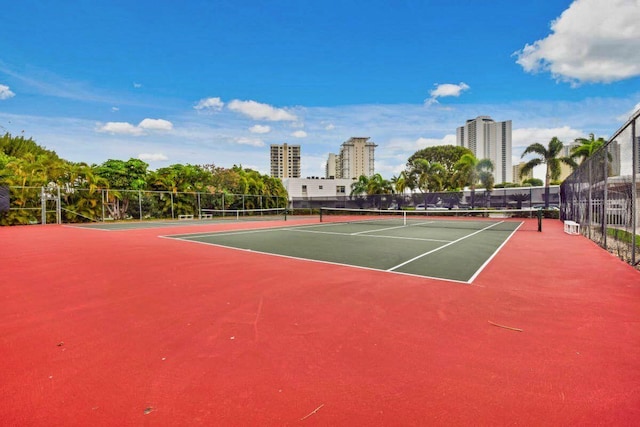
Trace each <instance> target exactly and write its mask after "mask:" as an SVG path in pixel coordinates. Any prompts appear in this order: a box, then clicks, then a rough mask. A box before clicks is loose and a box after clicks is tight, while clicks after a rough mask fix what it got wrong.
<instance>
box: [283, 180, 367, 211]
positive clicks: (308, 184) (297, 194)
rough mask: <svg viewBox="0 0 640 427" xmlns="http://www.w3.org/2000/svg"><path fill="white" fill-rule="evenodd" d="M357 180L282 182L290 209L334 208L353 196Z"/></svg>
mask: <svg viewBox="0 0 640 427" xmlns="http://www.w3.org/2000/svg"><path fill="white" fill-rule="evenodd" d="M355 181H356V180H355V179H343V178H340V179H325V178H286V179H283V180H282V184H283V185H284V188H285V189H286V190H287V194H288V195H289V206H290V207H303V206H304V207H320V206H334V205H335V203H336V202H339V201H340V200H344V199H345V198H347V197H348V196H349V195H350V194H351V184H353V183H354V182H355Z"/></svg>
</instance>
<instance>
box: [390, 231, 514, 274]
mask: <svg viewBox="0 0 640 427" xmlns="http://www.w3.org/2000/svg"><path fill="white" fill-rule="evenodd" d="M503 222H504V221H500V222H496V223H495V224H491V225H490V226H488V227H485V228H483V229H481V230H478V231H475V232H473V233H471V234H467V235H466V236H463V237H461V238H459V239H457V240H454V241H453V242H449V243H447V244H446V245H442V246H440V247H439V248H435V249H433V250H430V251H429V252H425V253H423V254H421V255H418V256H416V257H413V258H411V259H410V260H408V261H405V262H403V263H402V264H398V265H396V266H395V267H391V268H389V269H387V271H393V270H395V269H397V268H400V267H402V266H403V265H407V264H409V263H412V262H413V261H415V260H418V259H420V258H422V257H425V256H427V255H431V254H432V253H434V252H437V251H439V250H440V249H444V248H446V247H447V246H451V245H453V244H454V243H458V242H460V241H462V240H464V239H467V238H469V237H471V236H474V235H476V234H478V233H482V232H483V231H485V230H488V229H490V228H491V227H495V226H496V225H499V224H502V223H503Z"/></svg>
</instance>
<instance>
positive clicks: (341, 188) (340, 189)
mask: <svg viewBox="0 0 640 427" xmlns="http://www.w3.org/2000/svg"><path fill="white" fill-rule="evenodd" d="M336 193H338V194H344V193H345V189H344V185H337V186H336Z"/></svg>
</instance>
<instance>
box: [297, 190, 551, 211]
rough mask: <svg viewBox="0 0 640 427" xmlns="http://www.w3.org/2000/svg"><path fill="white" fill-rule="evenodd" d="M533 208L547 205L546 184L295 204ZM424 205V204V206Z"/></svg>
mask: <svg viewBox="0 0 640 427" xmlns="http://www.w3.org/2000/svg"><path fill="white" fill-rule="evenodd" d="M559 192H560V187H559V186H551V187H550V191H549V202H548V205H549V206H552V207H553V206H555V207H557V206H558V204H559V203H560V197H559ZM421 205H423V206H424V207H425V208H427V209H428V208H444V209H529V208H538V207H543V206H545V188H544V187H517V188H494V189H493V190H492V191H486V190H485V189H483V188H480V189H476V190H475V191H471V190H465V191H453V192H432V193H411V194H375V195H358V196H356V195H354V196H335V197H294V198H293V200H292V201H291V207H292V208H293V209H294V210H295V209H298V210H305V209H320V208H321V207H331V208H351V209H407V208H408V209H410V208H415V207H416V206H421ZM421 207H422V206H421Z"/></svg>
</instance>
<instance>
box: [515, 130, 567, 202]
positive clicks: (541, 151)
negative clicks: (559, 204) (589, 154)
mask: <svg viewBox="0 0 640 427" xmlns="http://www.w3.org/2000/svg"><path fill="white" fill-rule="evenodd" d="M563 146H564V145H563V143H562V141H560V140H559V139H558V138H557V137H555V136H554V137H553V138H551V140H550V141H549V144H548V146H547V147H545V146H544V145H542V144H540V143H539V142H534V143H533V144H531V145H529V146H528V147H527V148H525V150H524V152H523V153H522V156H521V157H524V156H526V155H527V154H536V155H537V157H534V158H533V159H531V160H529V161H528V162H527V163H525V165H524V166H523V167H522V168H521V169H520V178H522V177H524V176H526V175H528V174H529V172H531V171H532V170H533V168H535V167H536V166H539V165H542V164H545V165H546V171H545V175H544V186H545V191H544V199H545V201H544V205H545V208H548V207H549V185H550V184H551V181H552V180H554V181H555V180H557V179H558V178H559V177H560V173H561V169H560V164H561V163H564V164H567V165H569V166H571V167H572V168H575V167H576V162H575V161H574V160H573V159H571V158H570V157H560V154H562V148H563Z"/></svg>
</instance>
